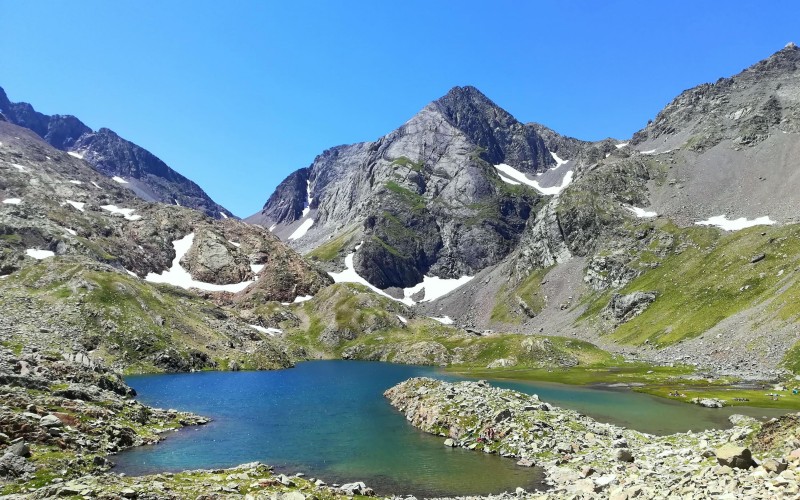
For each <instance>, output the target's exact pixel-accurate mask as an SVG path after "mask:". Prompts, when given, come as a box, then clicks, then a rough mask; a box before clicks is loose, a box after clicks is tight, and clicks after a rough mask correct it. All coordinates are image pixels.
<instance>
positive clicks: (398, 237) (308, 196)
mask: <svg viewBox="0 0 800 500" xmlns="http://www.w3.org/2000/svg"><path fill="white" fill-rule="evenodd" d="M501 163H507V164H510V165H512V166H514V167H515V168H516V169H518V170H519V171H522V172H527V173H530V174H535V173H536V172H540V171H543V170H545V169H547V168H548V167H550V166H552V165H554V164H555V160H554V159H553V157H552V156H551V155H550V153H549V151H548V150H547V148H546V147H545V145H544V142H543V141H542V139H541V138H540V137H539V136H538V135H537V134H536V132H535V131H534V130H533V129H532V128H530V127H526V126H525V125H523V124H521V123H519V122H518V121H517V120H515V119H514V118H513V117H512V116H511V115H510V114H508V113H507V112H506V111H504V110H502V109H501V108H499V107H498V106H496V105H495V104H494V103H492V102H491V101H490V100H489V99H487V98H486V97H485V96H484V95H483V94H481V93H480V92H479V91H478V90H477V89H475V88H473V87H463V88H462V87H456V88H454V89H453V90H451V91H450V92H449V93H448V94H447V95H446V96H444V97H443V98H441V99H439V100H437V101H435V102H433V103H431V104H429V105H428V106H426V107H425V108H424V109H422V111H420V112H419V113H418V114H417V115H416V116H414V117H413V118H412V119H411V120H409V121H408V122H406V123H405V124H404V125H403V126H402V127H400V128H399V129H397V130H395V131H394V132H392V133H390V134H388V135H386V136H384V137H382V138H380V139H378V140H377V141H375V142H369V143H360V144H354V145H350V146H339V147H336V148H332V149H329V150H327V151H325V152H323V153H322V154H321V155H320V156H318V157H317V158H316V159H315V160H314V163H313V164H312V165H311V166H309V167H308V168H306V169H302V170H299V171H297V172H295V173H294V174H292V175H291V176H290V177H288V178H287V179H286V180H285V181H284V182H283V183H281V185H280V186H279V187H278V189H277V190H276V191H275V193H274V194H273V195H272V196H271V197H270V198H269V200H268V201H267V203H266V204H265V205H264V209H263V210H262V211H261V212H260V213H258V214H256V215H254V216H253V217H251V218H250V219H248V220H249V221H253V222H257V223H260V224H263V225H265V226H268V227H273V226H274V228H275V229H274V230H275V233H276V234H278V235H279V236H281V237H282V238H284V239H290V240H291V243H292V245H293V246H295V247H296V248H298V249H300V250H312V249H314V248H316V247H318V246H320V245H322V244H325V243H326V242H328V240H329V239H331V238H333V237H335V236H339V235H340V234H341V233H342V232H343V231H353V230H354V228H355V232H356V233H358V236H357V238H356V237H355V236H354V237H353V239H358V238H360V239H363V241H364V244H363V245H362V246H361V247H360V248H359V250H358V252H357V253H356V255H355V259H354V261H355V267H356V270H357V271H358V272H359V273H360V274H361V275H362V276H364V277H366V278H367V279H368V280H369V281H370V282H371V283H373V284H374V285H376V286H378V287H380V288H388V287H408V286H412V285H415V284H416V283H418V282H420V281H421V280H422V276H423V275H436V276H441V277H447V278H453V277H458V276H462V275H472V274H474V273H476V272H477V271H479V270H480V269H483V268H485V267H486V266H489V265H492V264H495V263H497V262H499V261H500V260H502V259H503V258H504V257H505V256H506V255H508V253H509V252H510V251H511V250H512V248H513V247H514V245H515V244H516V242H517V241H518V239H519V236H520V234H521V232H522V229H523V228H524V226H525V224H526V222H527V220H528V218H530V217H531V213H532V212H531V209H532V207H533V206H534V205H535V204H536V203H537V202H538V199H539V195H538V194H537V192H536V191H534V190H529V189H523V188H519V187H518V186H514V185H511V184H509V183H507V182H505V181H503V180H502V179H501V178H500V176H499V175H498V173H497V170H496V169H495V168H494V165H497V164H501ZM304 183H305V185H304ZM309 220H313V223H311V224H312V225H311V229H310V230H309V231H308V232H307V233H306V234H304V235H303V236H300V237H297V238H295V237H293V236H296V234H295V230H296V229H297V228H298V227H300V226H302V225H303V224H304V223H305V224H309V222H308V221H309ZM340 256H341V255H340Z"/></svg>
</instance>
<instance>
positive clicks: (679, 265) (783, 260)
mask: <svg viewBox="0 0 800 500" xmlns="http://www.w3.org/2000/svg"><path fill="white" fill-rule="evenodd" d="M659 229H661V230H662V231H664V232H665V233H671V234H672V235H673V236H674V237H675V240H676V241H680V242H681V244H680V245H675V248H674V249H673V253H672V254H671V255H670V256H668V257H666V258H664V259H663V260H662V259H661V258H659V257H658V256H657V255H656V254H653V253H650V252H649V251H648V250H644V251H642V252H640V254H639V255H638V261H636V262H634V263H633V265H637V264H639V265H641V267H642V269H645V271H644V272H643V274H642V275H641V276H639V277H638V278H637V279H635V280H633V281H632V282H631V283H629V284H628V285H627V286H625V287H624V288H623V289H622V290H620V291H619V293H622V294H626V293H631V292H634V291H650V290H654V291H656V292H657V293H658V298H657V300H656V301H655V302H654V303H653V304H652V305H651V306H650V307H649V308H647V310H646V311H645V312H644V313H642V314H641V315H639V316H637V317H636V318H634V319H632V320H631V321H629V322H627V323H624V324H622V325H620V326H619V327H617V328H616V329H615V330H614V331H613V332H611V333H610V337H611V338H612V339H613V340H614V341H618V342H622V343H627V344H634V345H640V344H643V343H644V342H645V341H648V342H650V343H652V344H655V345H659V346H666V345H670V344H674V343H677V342H680V341H682V340H685V339H689V338H692V337H696V336H698V335H700V334H702V333H703V332H705V331H707V330H709V329H710V328H713V327H714V326H715V325H717V324H718V323H719V322H721V321H722V320H724V319H726V318H729V317H730V316H732V315H734V314H736V313H739V312H742V311H744V310H747V309H749V308H751V307H753V306H756V305H759V304H762V303H765V302H767V301H769V303H768V305H767V307H766V312H767V314H766V315H765V317H764V318H763V321H765V322H766V321H775V322H776V323H777V324H780V323H783V322H795V321H797V318H798V316H800V305H798V304H800V300H798V299H800V283H798V281H797V274H796V269H797V268H798V264H800V239H798V236H800V226H799V225H790V226H781V227H767V226H758V227H753V228H749V229H745V230H742V231H736V232H732V233H726V232H721V231H718V230H716V229H711V228H701V227H695V228H686V229H678V228H676V227H674V226H672V225H671V224H668V223H667V224H664V223H662V224H660V226H659ZM761 254H764V256H765V257H764V258H763V259H762V260H760V261H758V262H755V263H753V262H751V260H754V259H753V258H754V257H756V256H759V255H761ZM657 261H660V264H658V265H657V267H654V268H652V269H650V268H649V267H648V266H649V265H650V263H652V262H657ZM609 298H610V294H609V293H604V294H599V295H598V296H596V297H594V298H593V300H592V301H591V302H590V303H589V305H588V307H587V310H586V312H585V313H584V315H583V319H589V318H592V317H595V316H596V315H597V314H598V313H599V312H600V310H602V308H603V307H604V306H605V305H606V304H607V303H608V300H609ZM786 365H787V367H788V368H790V369H792V370H795V371H796V370H798V369H799V368H800V346H797V347H795V348H794V349H792V350H791V351H790V352H789V353H788V354H787V356H786Z"/></svg>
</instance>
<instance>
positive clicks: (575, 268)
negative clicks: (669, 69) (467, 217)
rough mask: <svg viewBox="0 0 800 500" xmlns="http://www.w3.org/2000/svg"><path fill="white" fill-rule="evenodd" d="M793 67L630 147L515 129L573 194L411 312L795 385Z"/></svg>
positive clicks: (684, 110)
mask: <svg viewBox="0 0 800 500" xmlns="http://www.w3.org/2000/svg"><path fill="white" fill-rule="evenodd" d="M799 61H800V50H798V48H797V47H796V46H794V45H793V44H790V45H788V46H787V47H785V48H784V49H783V50H780V51H779V52H777V53H775V54H774V55H772V56H770V57H769V58H768V59H766V60H764V61H761V62H759V63H757V64H755V65H753V66H752V67H750V68H748V69H746V70H744V71H743V72H742V73H740V74H738V75H735V76H733V77H731V78H725V79H721V80H719V81H718V82H716V83H714V84H707V85H701V86H699V87H697V88H694V89H690V90H687V91H686V92H684V93H682V94H681V95H680V96H679V97H678V98H676V99H675V101H673V102H672V103H671V104H670V105H668V106H667V107H666V108H665V109H664V110H663V111H662V112H661V113H660V114H659V115H658V117H656V119H655V120H654V121H653V122H652V123H650V124H649V125H648V126H647V127H646V128H645V129H643V130H642V131H640V132H638V133H637V134H635V135H634V137H633V139H632V140H631V141H628V142H619V143H617V142H616V141H612V140H606V141H600V142H598V143H592V144H587V143H582V142H580V141H576V140H574V139H570V138H565V137H562V136H560V135H559V134H557V133H556V132H554V131H552V130H549V129H547V128H546V127H543V126H541V125H536V124H531V125H529V126H530V127H533V128H534V129H535V130H536V131H537V133H538V134H539V135H540V136H541V137H542V138H543V140H544V142H545V145H546V146H547V147H548V148H549V149H550V150H551V151H559V153H558V154H561V153H560V152H563V156H564V157H569V158H570V159H573V161H574V162H575V163H574V165H573V169H574V172H575V174H574V179H573V181H572V183H571V184H570V185H569V186H568V187H567V188H566V189H565V190H564V191H563V192H562V193H560V195H559V196H557V197H553V198H550V199H549V201H548V202H547V203H546V204H545V205H544V206H543V207H542V208H541V209H540V210H539V211H538V213H536V214H535V215H533V216H531V217H530V218H529V220H528V222H527V224H526V228H525V230H524V231H523V233H522V235H521V237H520V240H519V242H518V243H517V245H516V246H515V249H514V251H513V252H512V253H511V254H510V255H509V257H508V258H506V259H505V260H504V261H503V262H502V263H500V264H499V265H497V266H493V267H490V268H487V269H485V270H484V271H482V272H481V273H480V274H479V275H478V276H477V277H476V278H475V279H474V280H473V281H472V282H470V283H468V284H467V285H466V286H464V287H462V288H460V289H459V290H458V291H457V292H456V293H454V294H451V295H449V296H447V297H445V298H443V299H441V300H439V301H437V302H435V303H433V304H424V305H422V306H418V309H420V310H421V311H423V312H427V313H437V314H443V313H446V314H450V315H451V316H453V317H454V318H456V319H457V320H458V321H459V322H460V323H461V324H463V325H466V326H469V327H472V328H477V329H486V328H490V329H497V330H511V331H519V332H541V333H550V334H556V335H566V336H578V337H579V338H583V339H585V340H589V341H591V342H594V343H597V344H598V345H600V346H602V347H604V348H607V349H609V350H612V351H614V352H624V353H626V354H628V355H637V356H640V357H645V358H647V359H654V360H658V361H664V362H674V361H682V362H690V363H697V364H699V365H701V366H706V367H711V368H713V369H715V370H717V371H722V372H727V373H730V374H733V375H739V376H746V377H774V376H776V375H778V374H779V373H781V372H782V370H787V369H788V370H790V371H792V372H794V371H796V369H797V366H798V364H797V360H798V358H797V352H798V349H797V347H796V345H797V342H798V341H799V340H800V328H799V327H798V322H797V320H798V315H797V311H796V310H795V309H794V307H793V306H791V305H790V304H791V303H792V299H791V297H794V296H795V294H796V292H795V290H796V288H797V276H796V275H795V273H794V272H793V271H792V270H793V269H795V267H796V261H797V259H798V258H799V257H800V254H799V253H798V252H800V249H798V248H797V247H796V245H795V241H796V240H795V238H796V235H795V233H796V231H797V227H798V226H797V225H796V222H797V219H796V217H795V214H796V212H797V208H798V203H800V198H799V197H798V196H797V192H796V189H794V187H795V185H796V184H797V182H795V177H796V176H797V175H800V174H798V172H800V169H798V164H797V161H796V158H797V157H798V155H797V154H795V153H796V151H795V150H796V149H797V148H798V147H800V134H798V131H797V126H798V125H797V108H798V105H799V104H800V103H799V102H798V96H800V86H798V81H800V80H798V78H797V71H798V62H799ZM567 155H569V156H567ZM723 216H725V217H723ZM740 217H741V218H742V219H740V220H736V219H737V218H740ZM698 223H703V225H699V224H698ZM641 294H652V295H654V296H655V298H654V300H652V301H648V302H647V303H646V304H644V303H643V304H638V305H635V306H634V311H635V313H634V314H631V315H623V317H613V315H608V314H606V313H604V311H607V310H608V308H609V305H611V303H612V302H613V301H614V300H618V299H615V297H622V298H625V300H628V299H631V300H632V298H633V297H636V296H638V295H641ZM648 296H650V295H648ZM634 332H636V333H634ZM720 338H725V339H727V340H728V341H730V344H725V345H719V344H718V343H717V342H715V339H720Z"/></svg>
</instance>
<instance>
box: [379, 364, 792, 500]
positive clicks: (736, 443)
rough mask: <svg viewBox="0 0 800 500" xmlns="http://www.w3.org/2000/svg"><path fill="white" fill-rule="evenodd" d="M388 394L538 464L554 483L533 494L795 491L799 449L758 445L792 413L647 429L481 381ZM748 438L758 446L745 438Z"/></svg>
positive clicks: (459, 439) (459, 435)
mask: <svg viewBox="0 0 800 500" xmlns="http://www.w3.org/2000/svg"><path fill="white" fill-rule="evenodd" d="M385 396H386V397H387V398H388V400H389V402H390V403H391V404H392V405H393V406H394V407H396V408H397V409H398V410H400V411H401V412H403V413H404V414H405V415H406V418H407V419H408V421H409V422H411V424H412V425H414V426H416V427H418V428H420V429H422V430H424V431H426V432H429V433H432V434H436V435H439V436H442V437H443V438H446V439H445V440H444V445H445V446H460V447H464V448H467V449H470V450H475V451H482V452H484V453H497V454H499V455H502V456H506V457H514V458H516V459H518V460H519V463H520V464H521V465H527V466H532V465H538V466H541V467H543V468H544V469H545V471H546V473H547V478H548V482H549V483H550V485H551V486H552V487H551V488H550V489H549V490H548V491H547V492H538V493H534V494H532V495H530V496H531V497H532V498H569V497H572V496H576V497H577V498H637V497H640V498H668V497H670V495H678V496H680V497H681V498H698V499H699V498H738V497H741V496H747V497H748V498H781V497H789V496H796V495H797V494H798V492H800V486H799V485H798V479H800V478H798V473H800V471H798V468H799V467H800V450H797V449H792V450H787V449H786V448H785V447H783V446H775V447H769V446H767V447H764V443H765V442H767V441H768V436H772V435H773V432H774V429H775V428H780V427H785V426H787V424H788V427H792V423H791V422H793V421H794V420H796V418H797V417H796V416H793V417H784V418H782V419H780V420H773V421H771V422H769V423H767V424H764V425H763V427H762V426H761V425H760V424H758V423H757V422H756V421H755V420H753V419H751V418H749V417H743V416H741V415H734V416H732V417H731V421H732V423H733V424H734V427H733V428H732V429H728V430H711V431H703V432H697V433H695V432H688V433H686V434H676V435H671V436H652V435H648V434H643V433H640V432H637V431H632V430H627V429H623V428H620V427H617V426H614V425H611V424H602V423H599V422H596V421H594V420H593V419H591V418H589V417H586V416H584V415H580V414H578V413H576V412H574V411H571V410H565V409H562V408H558V407H554V406H552V405H550V404H548V403H546V402H542V401H540V400H539V398H538V397H537V396H527V395H524V394H520V393H518V392H514V391H510V390H505V389H497V388H493V387H491V386H489V384H487V383H486V382H484V381H480V382H462V383H458V384H451V383H446V382H442V381H438V380H432V379H424V378H421V379H411V380H407V381H405V382H402V383H400V384H398V385H396V386H395V387H392V388H391V389H389V390H388V391H386V393H385ZM781 435H782V436H786V434H784V433H781ZM751 441H752V442H753V443H754V444H755V446H754V447H755V448H757V449H758V450H759V452H758V453H757V455H755V456H753V454H752V452H751V450H750V449H749V448H747V443H748V442H751ZM793 444H795V443H793ZM520 494H522V495H524V496H528V495H525V494H524V492H520Z"/></svg>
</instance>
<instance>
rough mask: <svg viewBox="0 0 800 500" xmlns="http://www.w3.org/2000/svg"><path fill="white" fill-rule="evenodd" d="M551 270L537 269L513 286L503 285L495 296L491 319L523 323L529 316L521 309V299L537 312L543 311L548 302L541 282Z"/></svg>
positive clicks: (500, 321)
mask: <svg viewBox="0 0 800 500" xmlns="http://www.w3.org/2000/svg"><path fill="white" fill-rule="evenodd" d="M549 271H550V268H547V269H537V270H535V271H533V272H532V273H531V274H530V275H528V277H527V278H525V279H524V280H522V281H521V282H520V283H519V284H517V285H516V286H515V287H513V288H509V287H507V286H506V285H503V287H502V288H501V289H500V291H499V292H498V294H497V295H496V296H495V305H494V307H493V308H492V313H491V316H490V318H491V320H492V321H496V322H499V323H511V324H519V323H522V321H523V320H525V319H526V318H527V317H528V316H527V315H526V314H525V313H524V312H523V311H521V307H520V305H519V299H522V300H523V301H524V302H525V303H526V304H527V305H528V308H529V309H530V310H531V311H532V312H534V313H535V314H539V313H540V312H542V310H543V309H544V307H545V305H546V302H545V299H544V294H543V293H542V285H541V284H542V280H543V279H544V277H545V276H546V275H547V273H548V272H549Z"/></svg>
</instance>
